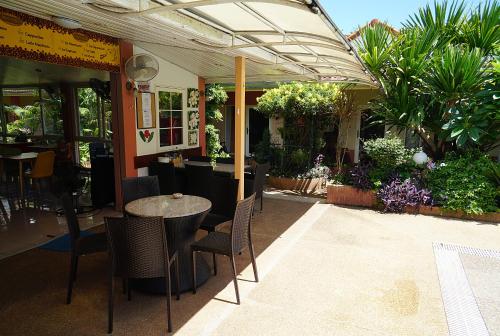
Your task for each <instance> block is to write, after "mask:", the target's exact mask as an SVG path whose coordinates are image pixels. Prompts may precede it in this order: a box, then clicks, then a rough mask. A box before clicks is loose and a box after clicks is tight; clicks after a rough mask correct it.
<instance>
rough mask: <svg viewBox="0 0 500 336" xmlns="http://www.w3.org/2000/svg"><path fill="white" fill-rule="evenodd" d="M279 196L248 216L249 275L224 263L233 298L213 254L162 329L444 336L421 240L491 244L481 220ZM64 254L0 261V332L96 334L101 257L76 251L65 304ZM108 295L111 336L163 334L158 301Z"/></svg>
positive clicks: (101, 324)
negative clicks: (208, 272)
mask: <svg viewBox="0 0 500 336" xmlns="http://www.w3.org/2000/svg"><path fill="white" fill-rule="evenodd" d="M286 199H287V200H283V199H266V200H265V202H264V212H263V213H257V214H256V217H255V221H254V230H253V232H254V241H255V245H256V246H255V247H256V251H257V254H258V258H257V263H258V267H259V274H260V277H261V281H260V282H259V283H255V282H253V273H252V268H251V266H250V262H249V256H248V253H247V252H244V253H243V255H242V256H240V257H238V258H237V260H236V261H237V269H238V271H240V275H239V276H238V278H239V279H240V280H239V285H240V292H241V295H242V304H241V305H240V306H238V305H235V304H233V302H234V301H235V295H234V289H233V284H232V281H231V275H230V274H231V271H230V267H229V263H228V261H227V259H226V260H225V259H224V258H222V257H221V258H219V262H218V266H219V273H218V275H217V277H211V278H210V279H209V280H208V282H207V283H206V284H205V285H203V286H201V287H200V288H199V291H198V292H197V294H196V295H193V294H191V293H185V294H183V295H182V296H181V300H180V301H175V300H174V301H173V307H172V313H173V321H174V334H176V335H189V336H193V335H207V336H208V335H217V336H218V335H227V336H233V335H252V336H254V335H286V336H290V335H339V336H340V335H352V336H358V335H363V336H365V335H391V336H395V335H398V336H399V335H404V336H412V335H415V336H417V335H418V336H423V335H432V336H436V335H437V336H440V335H448V326H447V322H446V317H445V313H444V307H443V303H442V298H441V290H440V285H439V280H438V275H437V268H436V263H435V257H434V253H433V242H445V243H451V244H456V245H461V246H470V247H475V248H482V249H492V250H500V228H499V227H498V226H496V225H492V224H483V223H477V222H471V221H458V220H448V219H443V218H434V217H427V216H421V215H418V216H415V215H394V214H381V213H377V212H375V211H372V210H361V209H349V208H341V207H336V206H332V205H326V204H314V203H305V202H294V201H289V200H288V199H290V198H289V197H287V198H286ZM203 234H204V233H200V236H201V235H203ZM207 260H210V258H207ZM468 261H469V263H468V264H467V265H468V267H469V268H470V267H471V265H470V264H471V263H474V261H472V260H468ZM68 263H69V256H68V255H67V254H64V253H57V252H51V251H44V250H39V249H35V250H31V251H27V252H25V253H22V254H19V255H16V256H14V257H10V258H6V259H4V260H0V274H2V277H0V298H1V300H0V316H1V318H0V335H5V336H7V335H9V336H10V335H23V336H25V335H104V334H105V331H106V308H107V302H106V295H107V286H106V276H107V262H106V255H105V254H101V255H92V256H87V257H85V258H82V260H81V261H80V264H79V273H78V281H77V283H76V285H75V289H74V293H73V302H72V304H71V305H70V306H67V305H65V304H64V298H65V291H66V288H65V287H66V279H67V269H68V265H69V264H68ZM467 265H466V266H467ZM476 279H479V280H478V281H480V280H481V279H480V278H479V277H476ZM119 292H120V291H119V290H117V295H116V300H115V332H114V333H113V335H166V321H165V309H166V308H165V299H164V298H162V297H157V296H151V295H145V294H141V293H136V292H134V293H133V299H132V302H128V301H127V300H126V298H125V296H123V295H120V294H119ZM480 296H481V299H482V303H485V302H486V304H487V300H486V299H487V291H483V292H482V293H481V295H480ZM485 298H486V299H485Z"/></svg>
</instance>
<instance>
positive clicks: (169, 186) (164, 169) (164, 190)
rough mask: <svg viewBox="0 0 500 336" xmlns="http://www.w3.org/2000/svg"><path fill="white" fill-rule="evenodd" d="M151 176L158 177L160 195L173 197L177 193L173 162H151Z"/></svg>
mask: <svg viewBox="0 0 500 336" xmlns="http://www.w3.org/2000/svg"><path fill="white" fill-rule="evenodd" d="M149 176H158V184H159V186H160V194H162V195H172V194H173V193H175V192H177V190H176V183H175V166H174V164H173V163H172V162H170V163H166V162H151V164H150V165H149Z"/></svg>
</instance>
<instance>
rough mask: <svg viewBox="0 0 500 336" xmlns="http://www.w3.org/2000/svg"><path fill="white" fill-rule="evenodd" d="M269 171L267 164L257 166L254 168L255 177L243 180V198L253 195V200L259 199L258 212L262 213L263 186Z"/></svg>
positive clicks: (269, 166) (269, 167)
mask: <svg viewBox="0 0 500 336" xmlns="http://www.w3.org/2000/svg"><path fill="white" fill-rule="evenodd" d="M269 169H271V165H270V164H269V163H263V164H257V167H256V168H255V175H254V176H252V178H248V179H246V180H245V197H248V196H249V195H251V194H254V193H255V200H258V199H260V211H261V212H262V209H263V206H264V201H263V193H264V184H265V182H266V175H267V173H268V172H269Z"/></svg>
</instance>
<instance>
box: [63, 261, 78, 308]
mask: <svg viewBox="0 0 500 336" xmlns="http://www.w3.org/2000/svg"><path fill="white" fill-rule="evenodd" d="M77 266H78V257H77V256H76V254H74V253H72V254H71V262H70V266H69V276H68V292H67V294H66V304H70V303H71V294H72V292H73V282H74V281H75V273H76V267H77Z"/></svg>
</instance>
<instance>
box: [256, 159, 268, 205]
mask: <svg viewBox="0 0 500 336" xmlns="http://www.w3.org/2000/svg"><path fill="white" fill-rule="evenodd" d="M269 169H271V165H270V164H269V163H262V164H257V167H256V168H255V178H254V185H253V192H254V193H255V194H256V196H257V198H260V197H262V192H263V191H264V183H265V182H266V175H267V173H268V172H269Z"/></svg>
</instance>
